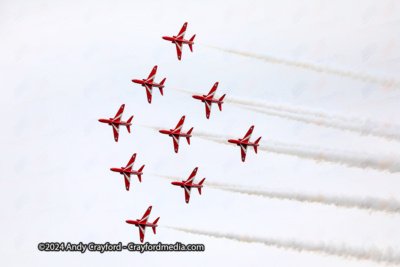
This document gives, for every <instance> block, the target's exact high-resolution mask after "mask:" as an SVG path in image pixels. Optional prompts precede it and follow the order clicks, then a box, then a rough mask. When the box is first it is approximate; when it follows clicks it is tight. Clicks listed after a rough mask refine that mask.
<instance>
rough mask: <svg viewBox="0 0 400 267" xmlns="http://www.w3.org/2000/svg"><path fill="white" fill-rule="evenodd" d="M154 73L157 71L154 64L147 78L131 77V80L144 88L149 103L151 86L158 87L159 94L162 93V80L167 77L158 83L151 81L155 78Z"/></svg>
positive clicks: (151, 93)
mask: <svg viewBox="0 0 400 267" xmlns="http://www.w3.org/2000/svg"><path fill="white" fill-rule="evenodd" d="M156 73H157V66H154V68H153V69H152V70H151V72H150V75H149V77H148V78H147V79H143V80H137V79H133V80H132V82H134V83H138V84H141V85H142V86H144V87H145V88H146V94H147V101H148V102H149V103H150V104H151V98H152V95H153V87H158V89H160V93H161V95H163V88H164V82H165V80H166V79H167V78H164V79H163V80H162V81H161V82H160V83H155V82H153V81H154V79H155V78H156Z"/></svg>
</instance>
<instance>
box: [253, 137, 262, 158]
mask: <svg viewBox="0 0 400 267" xmlns="http://www.w3.org/2000/svg"><path fill="white" fill-rule="evenodd" d="M260 140H261V136H260V137H259V138H258V139H257V140H256V141H255V142H254V143H255V144H257V145H258V142H260ZM254 151H255V152H256V154H257V146H254Z"/></svg>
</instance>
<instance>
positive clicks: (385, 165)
mask: <svg viewBox="0 0 400 267" xmlns="http://www.w3.org/2000/svg"><path fill="white" fill-rule="evenodd" d="M196 136H198V137H200V138H203V139H206V140H209V141H213V142H216V143H219V144H225V145H229V144H230V143H228V141H226V139H228V137H224V138H225V140H223V139H221V137H220V136H215V135H213V134H206V133H200V132H198V133H197V134H196ZM258 149H259V150H261V151H265V152H271V153H276V154H284V155H291V156H296V157H299V158H302V159H310V160H314V161H316V162H318V163H319V162H331V163H336V164H341V165H345V166H347V167H356V168H362V169H366V168H371V169H375V170H379V171H389V172H391V173H395V172H400V161H399V160H398V159H396V158H395V157H393V156H386V157H377V156H375V155H374V156H373V155H365V154H359V153H354V152H350V151H338V150H332V149H327V148H318V147H307V146H301V145H297V144H287V143H281V142H277V141H272V140H268V141H262V144H260V146H259V147H258Z"/></svg>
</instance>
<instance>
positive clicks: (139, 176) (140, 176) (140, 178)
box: [137, 165, 144, 182]
mask: <svg viewBox="0 0 400 267" xmlns="http://www.w3.org/2000/svg"><path fill="white" fill-rule="evenodd" d="M143 169H144V165H143V166H142V167H140V169H139V170H138V172H142V171H143ZM137 177H138V179H139V182H142V175H140V174H139V175H138V176H137Z"/></svg>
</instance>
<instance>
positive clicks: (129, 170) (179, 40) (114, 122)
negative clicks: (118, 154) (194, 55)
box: [99, 22, 261, 243]
mask: <svg viewBox="0 0 400 267" xmlns="http://www.w3.org/2000/svg"><path fill="white" fill-rule="evenodd" d="M186 28H187V22H186V23H185V24H183V27H182V29H181V30H180V31H179V33H178V35H177V36H173V37H168V36H164V37H162V38H163V39H164V40H167V41H171V42H172V43H175V45H176V51H177V55H178V60H181V59H182V47H183V44H187V45H189V48H190V51H192V52H193V44H194V42H193V40H194V38H195V36H196V35H193V37H192V38H190V40H185V39H184V37H185V33H186ZM156 73H157V66H154V67H153V69H152V70H151V72H150V75H149V77H148V78H147V79H142V80H138V79H133V80H132V82H134V83H137V84H140V85H142V86H143V87H145V88H146V95H147V101H148V103H149V104H151V100H152V96H153V87H157V88H158V89H159V90H160V93H161V95H163V89H164V83H165V80H166V78H164V79H163V80H162V81H161V82H160V83H156V82H154V80H155V76H156ZM217 88H218V82H216V83H215V84H214V85H213V87H212V88H211V90H210V92H209V93H208V94H207V95H201V96H200V95H193V96H192V97H193V98H194V99H197V100H200V101H201V102H203V103H204V104H205V108H206V118H207V119H209V118H210V113H211V105H212V103H216V104H218V107H219V110H220V111H222V104H223V103H224V102H223V99H224V97H225V94H224V95H223V96H222V97H220V98H219V99H216V98H214V95H215V92H216V91H217ZM124 108H125V104H123V105H122V106H121V107H120V109H119V110H118V112H117V114H116V115H115V117H114V118H110V119H99V121H100V122H102V123H107V124H108V125H110V126H112V129H113V133H114V140H115V142H118V138H119V127H120V126H126V128H127V130H128V132H129V133H130V126H132V123H131V121H132V118H133V116H131V117H130V118H129V119H128V120H127V121H126V122H125V121H122V114H123V112H124ZM184 122H185V116H182V118H181V119H180V120H179V122H178V124H177V125H176V127H175V129H170V130H160V131H159V132H160V133H162V134H167V135H169V136H170V137H172V141H173V144H174V151H175V153H178V151H179V138H180V137H184V138H186V140H187V142H188V144H189V145H190V137H192V134H191V133H192V131H193V127H192V128H190V130H189V131H187V132H186V133H185V132H183V131H182V127H183V123H184ZM253 130H254V126H251V127H250V129H249V130H248V132H247V133H246V135H245V136H244V137H243V138H241V139H240V138H239V139H229V140H228V142H230V143H233V144H236V145H238V146H240V148H241V158H242V161H243V162H244V161H245V159H246V154H247V147H248V146H252V147H254V151H255V152H256V153H257V147H258V146H259V144H258V143H259V141H260V139H261V137H259V138H258V139H257V140H256V141H255V142H254V143H253V142H250V138H251V134H252V133H253ZM135 159H136V153H135V154H133V155H132V157H131V158H130V160H129V162H128V164H127V165H126V167H121V168H111V169H110V170H111V171H113V172H119V173H120V174H121V175H123V176H124V181H125V189H126V191H129V188H130V183H131V175H136V176H137V177H138V179H139V182H141V181H142V175H143V169H144V166H145V165H143V166H142V167H140V169H139V170H137V171H136V170H133V165H134V163H135ZM197 170H198V168H197V167H196V168H195V169H194V170H193V172H192V173H191V174H190V176H189V178H188V179H187V180H186V181H182V182H172V185H175V186H180V187H181V188H183V189H184V193H185V202H186V203H189V199H190V192H191V189H192V188H197V189H198V190H199V194H201V188H202V187H203V182H204V180H205V179H206V178H203V179H202V180H201V181H200V182H199V183H198V184H195V183H194V182H193V181H194V179H195V177H196V174H197ZM151 209H152V206H150V207H149V208H148V209H147V210H146V212H145V214H144V215H143V217H142V219H140V220H139V219H137V220H127V221H126V223H128V224H133V225H135V226H136V227H138V228H139V235H140V242H142V243H143V240H144V235H145V231H146V227H151V228H152V229H153V232H154V234H155V233H156V227H157V226H158V225H157V222H158V220H159V219H160V217H158V218H157V219H156V220H155V221H154V222H153V223H148V222H147V221H148V218H149V216H150V212H151Z"/></svg>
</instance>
